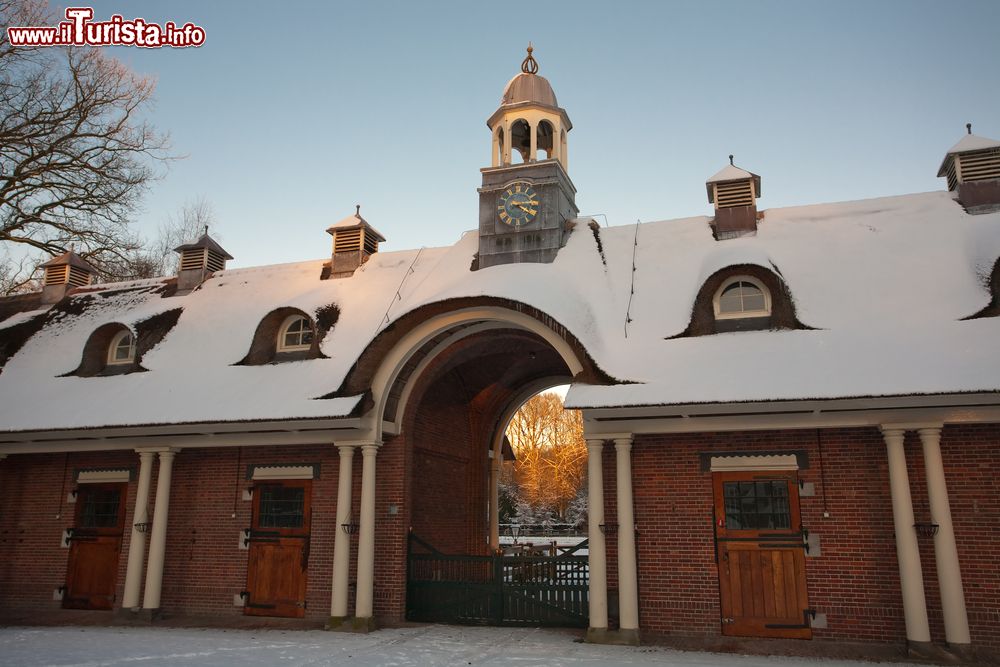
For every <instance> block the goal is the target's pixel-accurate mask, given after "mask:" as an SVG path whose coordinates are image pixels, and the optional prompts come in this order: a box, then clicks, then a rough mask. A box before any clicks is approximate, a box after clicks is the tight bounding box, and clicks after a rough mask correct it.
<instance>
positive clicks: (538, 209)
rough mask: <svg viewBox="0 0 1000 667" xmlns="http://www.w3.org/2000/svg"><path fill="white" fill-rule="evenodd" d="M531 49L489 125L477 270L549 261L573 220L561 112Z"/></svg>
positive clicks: (573, 190)
mask: <svg viewBox="0 0 1000 667" xmlns="http://www.w3.org/2000/svg"><path fill="white" fill-rule="evenodd" d="M533 52H534V48H533V47H532V46H531V45H530V44H529V45H528V55H527V56H526V57H525V59H524V62H522V63H521V72H520V73H519V74H517V75H516V76H515V77H514V78H513V79H511V80H510V81H509V82H508V83H507V86H506V87H505V88H504V90H503V96H502V97H501V98H500V107H499V108H498V109H497V110H496V111H494V112H493V115H491V116H490V117H489V119H487V121H486V126H487V127H489V128H490V133H491V136H492V146H493V151H492V160H491V162H490V165H491V166H489V167H486V168H485V169H482V170H481V171H482V175H483V185H482V187H481V188H479V256H478V263H475V262H474V263H473V266H474V267H478V268H480V269H483V268H486V267H489V266H495V265H497V264H512V263H518V262H551V261H552V260H554V259H555V257H556V253H557V252H559V248H561V247H562V246H563V245H564V244H565V242H566V238H567V232H568V226H567V223H568V221H570V220H572V219H574V218H576V216H577V215H578V213H579V210H578V209H577V207H576V187H575V186H574V185H573V182H572V181H571V180H570V178H569V174H568V169H569V155H568V147H567V142H566V135H567V133H568V132H569V131H570V130H571V129H573V124H572V123H571V122H570V120H569V115H568V114H567V113H566V110H565V109H563V108H562V107H560V106H559V103H558V102H557V101H556V94H555V93H554V92H553V91H552V86H551V85H549V82H548V81H547V80H546V79H545V77H542V76H539V75H538V61H537V60H535V56H534V54H533Z"/></svg>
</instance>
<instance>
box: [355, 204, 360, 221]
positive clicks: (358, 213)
mask: <svg viewBox="0 0 1000 667" xmlns="http://www.w3.org/2000/svg"><path fill="white" fill-rule="evenodd" d="M354 217H356V218H360V217H361V204H355V205H354Z"/></svg>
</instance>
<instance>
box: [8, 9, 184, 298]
mask: <svg viewBox="0 0 1000 667" xmlns="http://www.w3.org/2000/svg"><path fill="white" fill-rule="evenodd" d="M54 20H55V19H54V18H53V17H52V16H51V15H50V13H49V12H48V8H47V5H46V3H44V2H40V1H37V0H0V24H3V25H4V26H7V25H47V24H52V23H54ZM154 87H155V85H154V82H153V81H152V80H151V79H148V78H144V77H140V76H137V75H136V74H134V73H132V72H131V71H129V70H128V69H127V68H126V67H125V66H124V65H122V64H121V63H120V62H118V61H117V60H114V59H112V58H108V57H106V56H104V55H103V54H102V53H101V52H100V51H98V50H97V49H87V48H61V47H45V48H34V49H32V48H27V49H26V48H22V47H13V46H11V45H10V44H9V42H8V41H7V36H6V31H4V32H3V33H2V34H0V247H2V248H4V249H6V250H7V255H8V257H9V256H12V255H13V254H15V253H13V252H12V248H13V247H15V246H17V245H18V244H20V245H21V246H23V247H24V248H33V249H36V250H39V251H41V252H42V253H43V256H44V255H49V256H51V255H56V254H60V253H62V252H65V251H66V250H67V249H68V247H69V246H70V244H74V245H75V249H76V251H77V252H78V253H80V254H81V255H82V256H83V257H84V258H86V259H87V261H88V262H90V263H91V264H92V265H93V266H95V267H96V268H97V269H98V270H99V271H100V272H101V273H102V274H103V277H104V278H110V279H117V278H126V277H133V276H134V275H135V274H136V271H137V269H138V268H140V267H137V266H133V262H136V261H140V262H146V261H148V257H144V256H143V253H140V248H141V244H140V240H139V239H138V237H137V236H136V235H135V234H134V233H133V232H132V231H131V228H130V223H131V222H132V219H133V216H134V215H135V213H136V211H137V209H138V206H139V203H140V201H141V198H142V196H143V195H144V193H145V191H146V189H147V187H148V186H149V184H150V182H151V181H152V180H153V179H155V178H157V176H158V174H157V172H156V170H155V169H154V167H155V165H157V164H159V163H162V162H163V161H165V160H168V159H170V156H169V155H168V154H167V149H168V141H167V137H166V136H165V135H162V134H160V133H158V132H157V131H156V130H155V129H154V128H153V127H152V126H150V125H149V124H148V122H147V121H145V120H144V119H143V118H142V114H143V112H144V111H145V110H146V109H147V107H148V105H149V103H150V101H151V99H152V95H153V90H154ZM4 271H5V274H7V275H15V276H16V275H19V274H18V271H16V270H15V269H14V267H13V266H11V265H5V270H4ZM22 273H23V267H22ZM15 283H18V280H17V279H12V281H11V283H10V284H15Z"/></svg>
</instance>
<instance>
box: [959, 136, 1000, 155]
mask: <svg viewBox="0 0 1000 667" xmlns="http://www.w3.org/2000/svg"><path fill="white" fill-rule="evenodd" d="M987 148H1000V141H997V140H996V139H990V138H988V137H979V136H976V135H975V134H967V135H965V136H964V137H962V139H961V140H960V141H959V142H958V143H957V144H955V145H954V146H952V147H951V148H950V149H949V150H948V155H954V154H955V153H968V152H969V151H981V150H986V149H987Z"/></svg>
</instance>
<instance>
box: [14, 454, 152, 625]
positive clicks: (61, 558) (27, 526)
mask: <svg viewBox="0 0 1000 667" xmlns="http://www.w3.org/2000/svg"><path fill="white" fill-rule="evenodd" d="M105 466H110V467H129V466H134V467H135V468H136V470H138V467H139V457H138V456H136V455H135V454H134V453H131V452H128V453H125V452H121V453H117V452H116V453H95V454H91V453H71V454H69V455H68V456H67V455H66V454H38V455H25V454H12V455H11V456H8V457H7V458H6V459H4V460H3V461H0V607H2V608H4V609H8V610H45V609H59V608H60V607H61V606H62V603H61V602H60V601H57V600H53V599H52V592H53V590H54V589H56V588H58V587H60V586H62V585H64V584H65V583H66V566H67V562H68V559H69V551H70V550H69V549H66V548H63V547H62V546H61V543H62V533H63V530H65V529H66V528H69V527H71V526H73V523H74V510H75V509H76V505H75V504H73V503H67V502H66V498H67V495H68V494H69V492H70V491H71V490H72V489H73V488H74V487H75V483H74V481H73V480H74V477H73V475H74V472H75V470H77V469H79V468H84V469H86V468H96V467H105ZM127 496H128V498H127V500H126V503H127V504H126V508H127V512H126V515H125V525H126V526H130V525H132V523H133V520H132V511H131V510H132V506H133V505H134V504H135V500H134V499H135V483H132V484H129V485H128V492H127ZM128 542H129V535H128V533H127V532H126V535H125V537H124V539H123V540H122V547H121V557H120V559H119V568H118V584H117V595H118V599H119V600H120V599H121V595H122V590H123V587H124V584H125V564H126V559H127V553H128Z"/></svg>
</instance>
